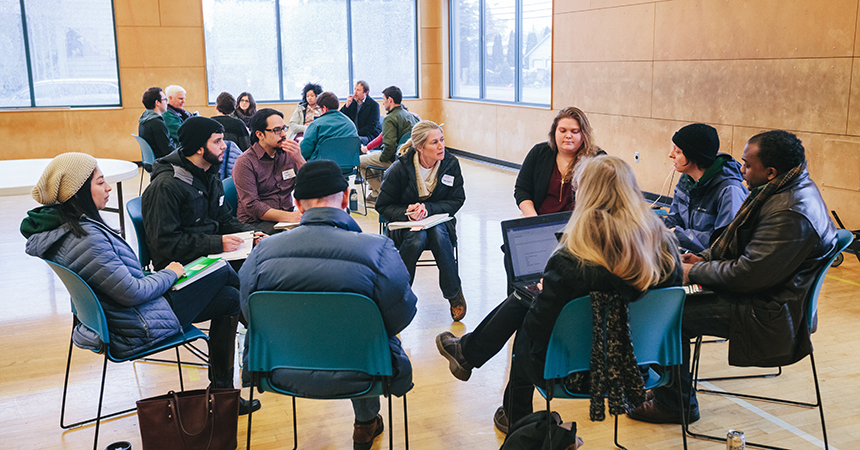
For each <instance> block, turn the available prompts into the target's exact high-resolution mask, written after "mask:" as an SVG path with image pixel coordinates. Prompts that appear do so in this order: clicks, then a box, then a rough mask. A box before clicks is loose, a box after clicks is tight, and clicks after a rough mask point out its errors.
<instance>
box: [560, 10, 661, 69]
mask: <svg viewBox="0 0 860 450" xmlns="http://www.w3.org/2000/svg"><path fill="white" fill-rule="evenodd" d="M553 39H554V41H553V42H554V45H555V46H554V48H553V52H554V53H553V54H554V57H553V61H554V62H567V61H642V60H650V59H652V56H653V48H654V44H653V43H654V5H653V4H645V5H635V6H629V7H624V8H610V9H601V10H595V11H585V12H578V13H571V14H557V15H556V16H555V23H554V25H553Z"/></svg>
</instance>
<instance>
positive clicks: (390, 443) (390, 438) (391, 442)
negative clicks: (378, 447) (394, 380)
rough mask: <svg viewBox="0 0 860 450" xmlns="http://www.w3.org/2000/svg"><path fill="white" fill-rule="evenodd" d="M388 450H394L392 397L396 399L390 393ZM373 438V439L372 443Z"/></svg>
mask: <svg viewBox="0 0 860 450" xmlns="http://www.w3.org/2000/svg"><path fill="white" fill-rule="evenodd" d="M387 397H388V448H389V449H390V450H394V418H393V417H391V416H392V415H391V397H394V395H392V394H391V393H390V392H389V393H388V396H387ZM372 441H373V438H371V442H372Z"/></svg>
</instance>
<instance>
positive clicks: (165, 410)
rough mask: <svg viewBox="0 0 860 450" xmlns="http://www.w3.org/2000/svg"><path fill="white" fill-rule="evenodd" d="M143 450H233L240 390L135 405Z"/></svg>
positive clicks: (199, 392) (177, 395)
mask: <svg viewBox="0 0 860 450" xmlns="http://www.w3.org/2000/svg"><path fill="white" fill-rule="evenodd" d="M137 418H138V421H139V423H140V440H141V441H142V443H143V450H234V449H235V448H236V427H237V425H238V422H239V390H238V389H210V388H206V389H205V390H203V389H198V390H193V391H183V392H173V391H170V392H168V393H167V395H159V396H158V397H151V398H145V399H143V400H139V401H138V402H137Z"/></svg>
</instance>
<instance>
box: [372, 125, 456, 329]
mask: <svg viewBox="0 0 860 450" xmlns="http://www.w3.org/2000/svg"><path fill="white" fill-rule="evenodd" d="M399 154H400V156H399V158H398V159H397V161H395V162H394V164H392V165H391V167H390V168H389V169H388V171H387V172H386V176H385V181H384V182H383V183H382V189H381V190H380V191H379V198H378V199H377V200H376V210H377V211H378V212H379V215H380V216H382V217H383V218H385V220H388V221H390V222H393V221H407V220H421V219H424V218H426V217H428V216H432V215H434V214H443V213H444V214H448V215H450V216H451V217H452V219H451V220H450V221H448V222H445V223H443V224H439V225H437V226H435V227H432V228H430V229H427V230H421V231H411V230H409V229H399V230H392V231H391V232H390V233H389V236H390V237H391V239H392V240H393V241H394V245H395V246H397V248H398V250H399V251H400V257H401V258H403V263H404V264H406V269H407V270H408V271H409V279H410V283H411V282H412V281H414V280H415V265H416V264H417V262H418V258H419V257H420V256H421V253H422V252H423V251H424V250H430V251H432V252H433V258H435V260H436V267H438V268H439V287H440V288H441V289H442V295H443V296H444V297H445V298H446V299H447V300H448V303H449V305H450V310H451V318H452V319H454V320H461V319H462V318H463V316H465V315H466V299H465V298H464V297H463V290H462V288H461V286H460V275H459V273H458V270H457V263H456V261H454V245H455V243H456V242H457V227H456V219H453V217H454V215H455V214H457V211H459V210H460V208H461V207H462V206H463V202H465V201H466V191H465V190H464V189H463V174H462V172H461V171H460V162H459V161H457V158H456V157H455V156H454V155H452V154H451V153H449V152H448V151H446V150H445V137H444V136H443V134H442V128H441V127H439V125H436V124H435V123H433V122H431V121H429V120H422V121H420V122H418V123H417V124H415V126H414V127H412V136H411V137H410V138H409V140H408V141H406V143H405V144H403V145H402V146H401V147H400V153H399Z"/></svg>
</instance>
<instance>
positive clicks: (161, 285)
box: [26, 216, 182, 358]
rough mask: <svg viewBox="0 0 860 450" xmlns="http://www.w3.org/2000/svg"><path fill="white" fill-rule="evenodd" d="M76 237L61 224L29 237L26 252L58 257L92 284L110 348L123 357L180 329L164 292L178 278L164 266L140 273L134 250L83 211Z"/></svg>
mask: <svg viewBox="0 0 860 450" xmlns="http://www.w3.org/2000/svg"><path fill="white" fill-rule="evenodd" d="M81 227H83V229H84V231H86V232H87V235H86V236H84V237H80V238H79V237H76V236H75V235H74V234H72V232H71V231H70V230H69V229H68V228H67V227H66V226H61V227H59V228H55V229H53V230H47V231H43V232H40V233H36V234H33V235H32V236H30V237H29V238H28V239H27V246H26V252H27V254H28V255H31V256H36V257H39V258H44V259H48V260H51V261H53V262H56V263H58V264H60V265H63V266H65V267H67V268H68V269H70V270H71V271H73V272H75V273H77V274H78V275H79V276H80V277H81V278H82V279H83V280H84V281H86V283H87V284H88V285H89V286H90V287H91V288H92V289H93V292H95V293H96V295H97V296H98V298H99V301H100V302H101V304H102V308H103V309H104V312H105V316H106V317H107V324H108V330H109V332H110V353H111V355H112V356H114V357H116V358H125V357H127V356H131V355H133V354H135V353H138V352H141V351H145V350H148V349H150V348H152V347H154V346H155V345H157V344H158V343H159V342H160V341H162V340H163V339H165V338H168V337H170V336H173V335H175V334H176V333H180V332H182V328H181V327H180V325H179V321H178V320H177V319H176V315H175V314H173V310H172V309H171V308H170V304H169V303H168V302H167V300H166V299H165V298H164V297H163V295H164V294H165V293H166V292H167V290H168V289H170V286H171V285H172V284H173V283H174V282H175V281H176V273H174V272H173V271H171V270H168V269H165V270H162V271H159V272H157V273H153V274H151V275H144V273H143V270H142V269H141V267H140V262H139V261H138V259H137V256H136V255H135V253H134V250H132V248H131V247H130V246H129V245H128V243H126V242H125V241H124V240H123V239H122V238H121V237H120V236H119V235H117V234H116V233H114V232H113V231H112V230H110V229H109V228H108V227H106V226H104V225H103V224H101V223H99V222H96V221H94V220H92V219H90V218H88V217H86V216H83V217H81Z"/></svg>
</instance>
